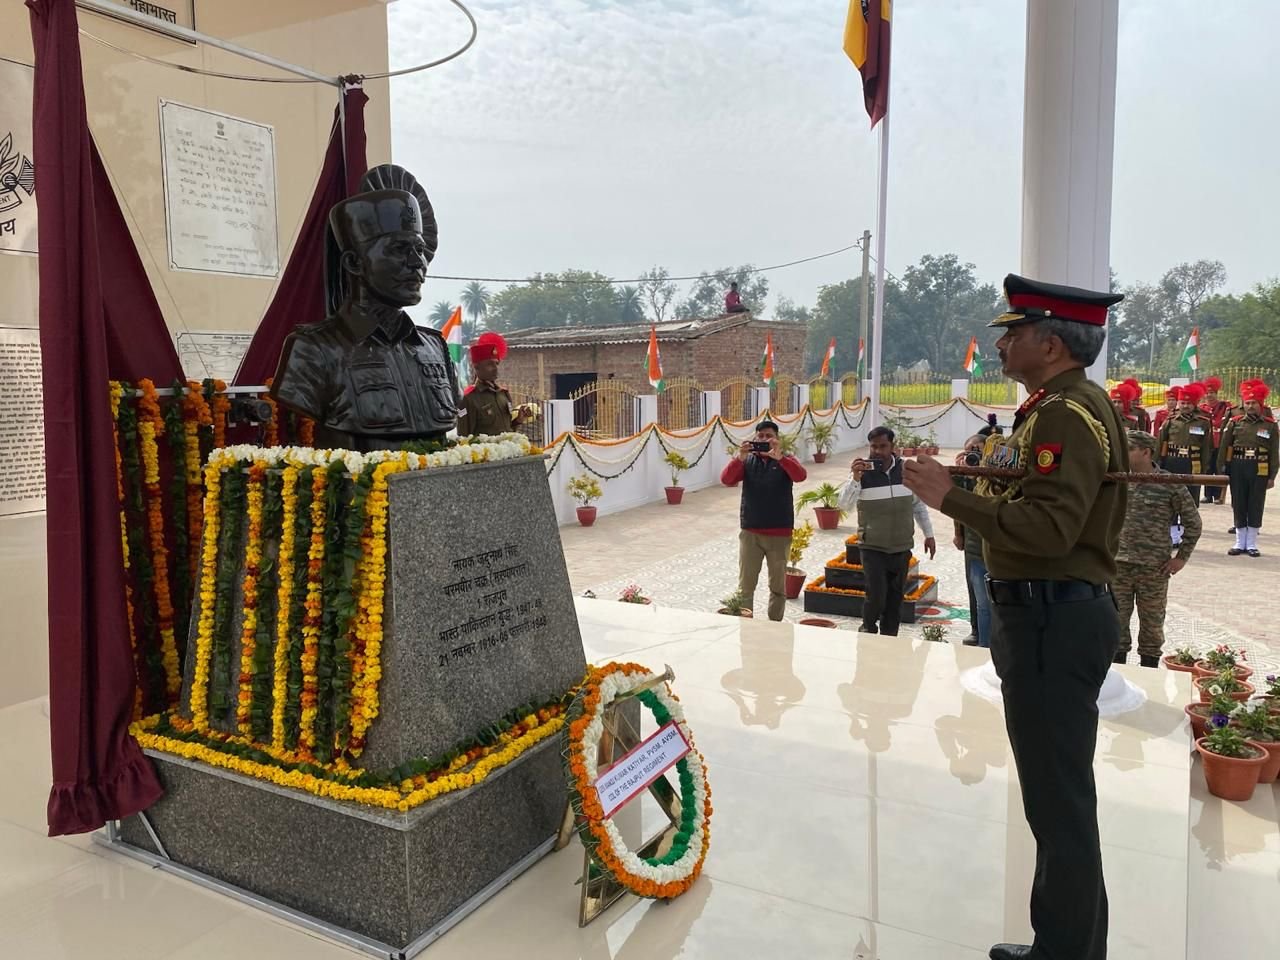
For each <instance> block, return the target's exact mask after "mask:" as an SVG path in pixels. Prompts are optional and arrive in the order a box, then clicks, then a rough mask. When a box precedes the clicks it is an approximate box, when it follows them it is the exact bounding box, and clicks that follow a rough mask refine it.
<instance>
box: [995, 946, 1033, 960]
mask: <svg viewBox="0 0 1280 960" xmlns="http://www.w3.org/2000/svg"><path fill="white" fill-rule="evenodd" d="M987 956H989V957H990V958H991V960H1035V954H1034V953H1032V952H1031V948H1030V947H1029V946H1027V945H1026V944H1025V943H997V944H996V945H995V946H994V947H992V948H991V952H990V953H989V954H987Z"/></svg>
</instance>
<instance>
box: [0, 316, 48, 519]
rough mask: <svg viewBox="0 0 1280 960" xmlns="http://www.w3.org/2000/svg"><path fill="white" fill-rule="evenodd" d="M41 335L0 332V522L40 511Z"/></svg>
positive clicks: (11, 330)
mask: <svg viewBox="0 0 1280 960" xmlns="http://www.w3.org/2000/svg"><path fill="white" fill-rule="evenodd" d="M41 397H42V391H41V386H40V331H38V330H35V329H27V328H25V327H0V463H3V464H4V469H3V470H0V517H2V516H9V515H12V514H16V513H31V512H33V511H38V510H43V509H44V408H43V405H42V400H41Z"/></svg>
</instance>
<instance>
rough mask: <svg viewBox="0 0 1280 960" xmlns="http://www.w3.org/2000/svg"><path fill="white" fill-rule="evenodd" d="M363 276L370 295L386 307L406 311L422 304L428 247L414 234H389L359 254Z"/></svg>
mask: <svg viewBox="0 0 1280 960" xmlns="http://www.w3.org/2000/svg"><path fill="white" fill-rule="evenodd" d="M359 272H360V274H361V276H362V277H363V279H364V282H365V284H366V285H367V286H368V288H369V292H370V293H372V294H373V296H375V297H377V298H378V299H379V300H382V301H383V302H385V303H390V304H394V305H395V306H398V307H407V306H411V305H413V304H415V303H418V302H419V301H421V300H422V285H423V283H425V282H426V279H427V244H426V242H425V241H424V240H423V239H422V234H420V233H414V232H412V231H407V230H406V231H401V232H399V233H389V234H387V235H386V236H382V237H379V238H378V239H377V240H375V241H373V243H371V244H369V245H368V246H367V247H365V248H364V249H363V250H361V251H360V271H359Z"/></svg>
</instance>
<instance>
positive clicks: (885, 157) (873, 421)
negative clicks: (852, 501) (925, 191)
mask: <svg viewBox="0 0 1280 960" xmlns="http://www.w3.org/2000/svg"><path fill="white" fill-rule="evenodd" d="M878 179H879V199H878V200H877V203H876V290H875V301H874V304H873V310H872V312H871V371H870V372H871V396H870V398H869V399H870V404H869V406H868V408H867V420H866V421H865V423H864V426H865V427H866V428H867V430H870V429H871V428H872V427H877V426H879V425H880V361H881V358H882V357H883V355H884V352H883V346H884V344H883V341H884V336H883V334H884V247H885V243H884V225H885V219H886V207H887V205H888V200H889V111H888V110H886V111H885V114H884V116H883V117H881V118H880V173H879V178H878Z"/></svg>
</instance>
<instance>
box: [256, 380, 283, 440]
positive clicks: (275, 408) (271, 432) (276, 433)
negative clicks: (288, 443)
mask: <svg viewBox="0 0 1280 960" xmlns="http://www.w3.org/2000/svg"><path fill="white" fill-rule="evenodd" d="M274 382H275V378H274V377H267V379H266V385H267V392H266V393H260V394H258V399H259V400H261V401H262V402H263V403H265V404H266V405H267V407H268V409H270V410H271V417H270V419H268V420H267V422H266V424H264V427H265V429H264V431H263V432H264V435H265V437H266V441H267V446H268V447H278V446H279V445H280V423H279V418H280V405H279V404H277V403H276V399H275V397H273V396H271V384H272V383H274Z"/></svg>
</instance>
